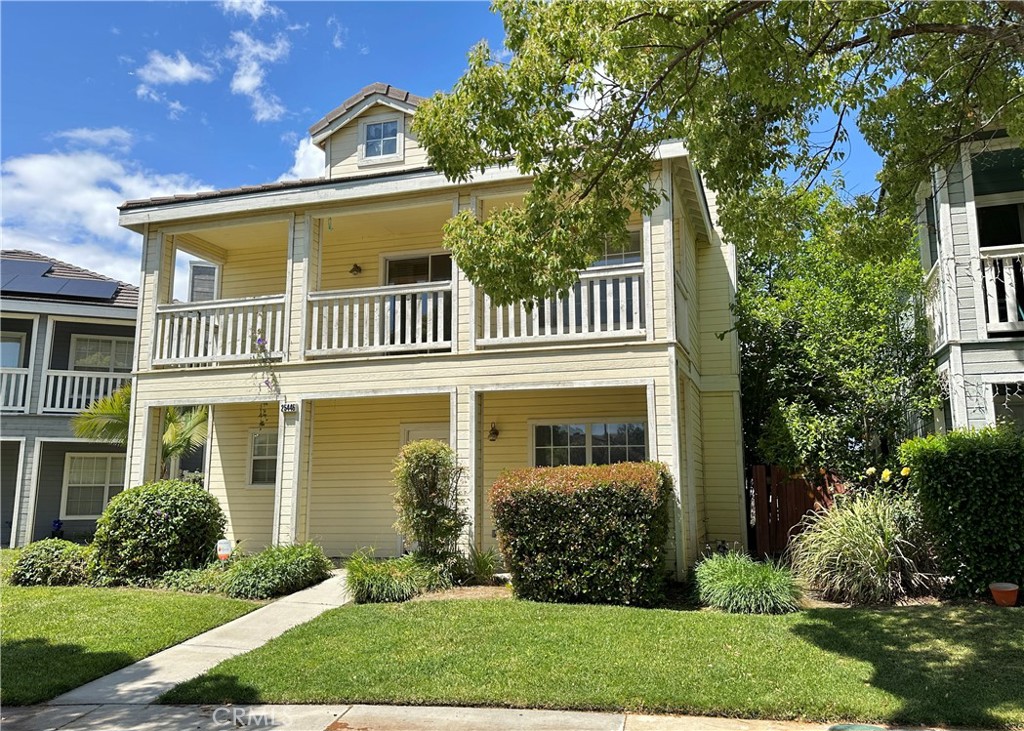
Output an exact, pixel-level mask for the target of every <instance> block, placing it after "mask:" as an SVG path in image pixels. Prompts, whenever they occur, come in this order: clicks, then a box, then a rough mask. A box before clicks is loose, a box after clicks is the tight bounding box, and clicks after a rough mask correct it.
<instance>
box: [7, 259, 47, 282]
mask: <svg viewBox="0 0 1024 731" xmlns="http://www.w3.org/2000/svg"><path fill="white" fill-rule="evenodd" d="M51 269H53V264H51V263H50V262H48V261H25V260H23V259H0V272H2V273H3V278H4V281H6V280H8V279H10V278H11V277H16V276H18V275H20V274H27V275H30V276H33V277H41V276H43V275H44V274H46V273H47V272H48V271H50V270H51Z"/></svg>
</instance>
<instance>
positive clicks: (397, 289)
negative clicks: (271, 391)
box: [306, 282, 452, 356]
mask: <svg viewBox="0 0 1024 731" xmlns="http://www.w3.org/2000/svg"><path fill="white" fill-rule="evenodd" d="M307 330H308V332H309V343H308V347H307V350H306V352H307V353H308V354H309V355H314V356H315V355H344V354H347V353H408V352H423V351H436V350H451V345H452V285H451V282H433V283H430V284H408V285H394V286H385V287H373V288H369V289H348V290H338V291H334V292H316V293H313V294H311V295H309V322H308V325H307Z"/></svg>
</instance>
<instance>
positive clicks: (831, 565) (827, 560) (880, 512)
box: [789, 490, 936, 604]
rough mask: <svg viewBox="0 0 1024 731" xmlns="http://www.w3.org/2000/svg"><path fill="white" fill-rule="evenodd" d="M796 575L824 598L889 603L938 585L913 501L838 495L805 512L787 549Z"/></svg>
mask: <svg viewBox="0 0 1024 731" xmlns="http://www.w3.org/2000/svg"><path fill="white" fill-rule="evenodd" d="M789 555H790V559H791V561H792V565H793V568H794V570H795V571H796V572H797V574H798V575H799V576H801V577H802V578H804V579H805V580H806V581H807V583H808V584H809V585H810V586H811V588H813V589H816V590H817V591H819V592H821V595H822V597H823V598H824V599H828V600H831V601H840V602H852V603H858V604H893V603H895V602H898V601H900V600H902V599H905V598H907V597H911V596H921V595H924V594H928V593H930V592H931V591H932V590H933V589H934V588H935V586H936V576H935V561H934V555H933V551H932V547H931V539H930V536H929V535H928V533H927V532H926V531H925V530H924V527H923V525H922V523H921V516H920V511H919V509H918V505H917V502H916V500H915V499H914V498H913V497H912V496H908V495H901V494H898V493H895V492H890V491H886V490H879V491H875V492H866V493H861V494H855V495H838V496H837V497H836V501H835V503H834V505H833V506H832V507H831V508H830V509H829V510H826V511H820V512H814V513H808V514H807V515H806V516H804V519H803V520H802V521H801V531H800V532H799V533H798V534H797V535H796V536H794V538H793V541H792V543H791V544H790V548H789Z"/></svg>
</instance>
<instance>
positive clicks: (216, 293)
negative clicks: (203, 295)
mask: <svg viewBox="0 0 1024 731" xmlns="http://www.w3.org/2000/svg"><path fill="white" fill-rule="evenodd" d="M197 266H198V267H213V299H214V300H218V299H220V264H215V263H214V262H212V261H202V260H199V259H190V260H189V262H188V301H189V302H201V301H202V300H194V299H192V277H193V276H195V275H194V270H195V267H197Z"/></svg>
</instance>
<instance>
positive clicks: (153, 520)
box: [93, 480, 226, 583]
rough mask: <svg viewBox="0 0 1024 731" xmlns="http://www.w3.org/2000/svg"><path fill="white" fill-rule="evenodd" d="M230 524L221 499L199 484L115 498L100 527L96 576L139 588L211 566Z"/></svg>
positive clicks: (173, 484)
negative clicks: (176, 573)
mask: <svg viewBox="0 0 1024 731" xmlns="http://www.w3.org/2000/svg"><path fill="white" fill-rule="evenodd" d="M225 525H226V521H225V519H224V511H223V510H221V507H220V503H218V502H217V498H215V497H214V496H213V495H211V494H210V493H208V492H206V491H205V490H204V489H203V488H201V487H199V486H198V485H195V484H194V483H191V482H182V481H179V480H160V481H158V482H150V483H147V484H145V485H140V486H138V487H133V488H131V489H130V490H125V491H124V492H122V493H120V494H119V495H116V496H115V497H114V498H113V499H112V500H111V501H110V504H109V505H107V509H106V510H104V511H103V515H102V516H100V519H99V520H98V521H97V522H96V537H95V539H94V541H93V545H95V546H96V567H97V573H98V574H99V576H100V578H101V579H102V580H103V581H105V582H107V583H134V582H139V581H146V580H151V579H157V578H160V577H161V576H163V574H164V573H165V572H167V571H178V570H180V569H193V568H200V567H203V566H206V565H207V564H208V563H210V561H211V560H212V559H213V558H214V552H215V550H216V546H217V541H218V540H219V539H220V538H221V537H222V536H223V535H224V527H225Z"/></svg>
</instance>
